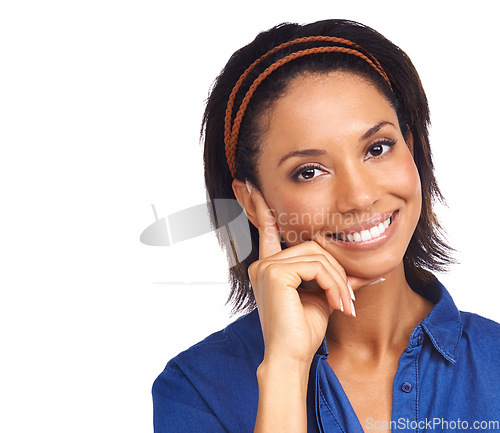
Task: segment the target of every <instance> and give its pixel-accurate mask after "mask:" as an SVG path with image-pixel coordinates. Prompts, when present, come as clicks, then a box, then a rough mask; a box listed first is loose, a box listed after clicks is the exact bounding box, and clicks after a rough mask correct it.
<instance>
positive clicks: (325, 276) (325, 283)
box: [267, 260, 345, 310]
mask: <svg viewBox="0 0 500 433" xmlns="http://www.w3.org/2000/svg"><path fill="white" fill-rule="evenodd" d="M327 266H328V265H327ZM267 270H268V272H269V274H272V273H273V272H277V273H278V274H279V275H280V279H281V281H282V283H283V284H284V286H287V287H289V288H292V287H293V288H294V290H297V289H298V288H299V284H300V283H301V282H302V281H312V280H314V281H316V282H317V283H318V286H319V288H320V289H322V290H323V291H324V292H325V294H326V297H327V300H328V303H329V304H330V306H331V307H332V308H334V309H336V310H340V309H341V306H342V304H343V303H345V301H342V299H341V296H340V294H339V292H340V291H339V287H338V280H336V279H335V277H334V275H332V274H331V272H330V271H329V270H328V269H327V267H325V264H324V263H323V262H321V261H304V260H302V261H297V262H284V263H280V262H273V263H270V264H269V267H268V269H267ZM342 284H343V285H344V286H345V283H343V282H342ZM301 291H303V292H309V293H314V292H312V291H310V290H308V289H301ZM274 292H275V294H276V291H274Z"/></svg>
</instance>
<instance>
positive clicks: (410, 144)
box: [405, 125, 415, 156]
mask: <svg viewBox="0 0 500 433" xmlns="http://www.w3.org/2000/svg"><path fill="white" fill-rule="evenodd" d="M405 142H406V145H407V146H408V149H410V153H411V156H415V155H414V153H413V134H412V133H411V128H410V125H406V133H405Z"/></svg>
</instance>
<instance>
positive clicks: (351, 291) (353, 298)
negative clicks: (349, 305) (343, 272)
mask: <svg viewBox="0 0 500 433" xmlns="http://www.w3.org/2000/svg"><path fill="white" fill-rule="evenodd" d="M347 288H348V289H349V293H350V294H351V299H352V300H353V301H355V300H356V296H354V291H353V290H352V287H351V283H350V282H349V281H347Z"/></svg>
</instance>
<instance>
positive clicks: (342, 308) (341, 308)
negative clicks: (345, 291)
mask: <svg viewBox="0 0 500 433" xmlns="http://www.w3.org/2000/svg"><path fill="white" fill-rule="evenodd" d="M340 311H344V304H343V302H342V298H340Z"/></svg>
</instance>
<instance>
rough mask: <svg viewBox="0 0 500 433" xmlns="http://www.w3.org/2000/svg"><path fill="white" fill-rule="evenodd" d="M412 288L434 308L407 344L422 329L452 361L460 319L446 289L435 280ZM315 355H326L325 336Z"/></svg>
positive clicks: (459, 328) (444, 355) (446, 357)
mask: <svg viewBox="0 0 500 433" xmlns="http://www.w3.org/2000/svg"><path fill="white" fill-rule="evenodd" d="M412 289H413V290H414V291H415V292H417V293H418V294H419V295H421V296H423V297H424V298H427V299H428V300H429V301H431V302H433V303H434V304H435V305H434V308H433V309H432V310H431V312H430V313H429V314H428V315H427V317H425V319H424V320H422V321H421V322H420V324H419V325H417V327H416V328H415V329H414V330H413V332H412V334H411V337H410V343H409V346H410V345H411V344H412V342H414V341H416V340H417V338H416V337H417V335H418V334H419V333H421V332H422V331H421V329H424V330H425V332H426V333H427V335H428V336H429V338H430V340H431V341H432V344H433V345H434V347H435V348H436V350H437V351H438V352H439V353H440V354H441V355H442V356H443V357H444V358H445V359H447V360H448V361H450V362H451V363H454V362H455V360H456V358H455V353H456V350H457V346H458V343H459V341H460V337H461V336H462V321H461V320H460V312H459V311H458V309H457V307H456V306H455V303H454V302H453V299H452V298H451V295H450V294H449V293H448V290H446V288H445V287H444V286H443V285H442V284H441V283H440V282H439V281H438V280H437V279H435V280H434V281H432V282H430V283H428V284H427V285H424V286H420V287H418V288H417V287H416V288H413V287H412ZM316 353H317V355H320V356H323V357H328V350H327V346H326V338H324V339H323V342H322V343H321V346H320V347H319V349H318V351H317V352H316Z"/></svg>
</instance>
